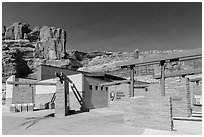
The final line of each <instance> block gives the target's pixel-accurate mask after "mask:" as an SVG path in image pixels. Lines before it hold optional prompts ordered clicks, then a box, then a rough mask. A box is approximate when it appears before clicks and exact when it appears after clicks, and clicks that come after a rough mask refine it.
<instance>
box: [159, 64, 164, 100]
mask: <svg viewBox="0 0 204 137" xmlns="http://www.w3.org/2000/svg"><path fill="white" fill-rule="evenodd" d="M164 64H165V61H161V62H160V65H161V96H165V65H164Z"/></svg>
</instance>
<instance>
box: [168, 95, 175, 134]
mask: <svg viewBox="0 0 204 137" xmlns="http://www.w3.org/2000/svg"><path fill="white" fill-rule="evenodd" d="M169 100H170V130H171V131H173V130H174V122H173V108H172V97H170V98H169Z"/></svg>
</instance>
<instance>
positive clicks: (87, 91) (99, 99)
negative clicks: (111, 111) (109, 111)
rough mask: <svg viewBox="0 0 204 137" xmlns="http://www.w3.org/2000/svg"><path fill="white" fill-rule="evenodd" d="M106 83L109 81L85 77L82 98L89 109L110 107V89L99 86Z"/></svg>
mask: <svg viewBox="0 0 204 137" xmlns="http://www.w3.org/2000/svg"><path fill="white" fill-rule="evenodd" d="M106 82H107V81H104V80H100V79H95V78H91V77H84V91H83V93H82V94H83V95H82V96H83V99H84V101H85V106H86V108H87V109H95V108H104V107H107V106H108V88H107V87H103V88H102V87H100V86H98V84H101V83H106ZM90 86H91V87H90Z"/></svg>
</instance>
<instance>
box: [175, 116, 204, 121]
mask: <svg viewBox="0 0 204 137" xmlns="http://www.w3.org/2000/svg"><path fill="white" fill-rule="evenodd" d="M173 120H184V121H202V118H198V117H173Z"/></svg>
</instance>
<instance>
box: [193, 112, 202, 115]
mask: <svg viewBox="0 0 204 137" xmlns="http://www.w3.org/2000/svg"><path fill="white" fill-rule="evenodd" d="M192 114H201V115H202V112H198V111H192Z"/></svg>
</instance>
